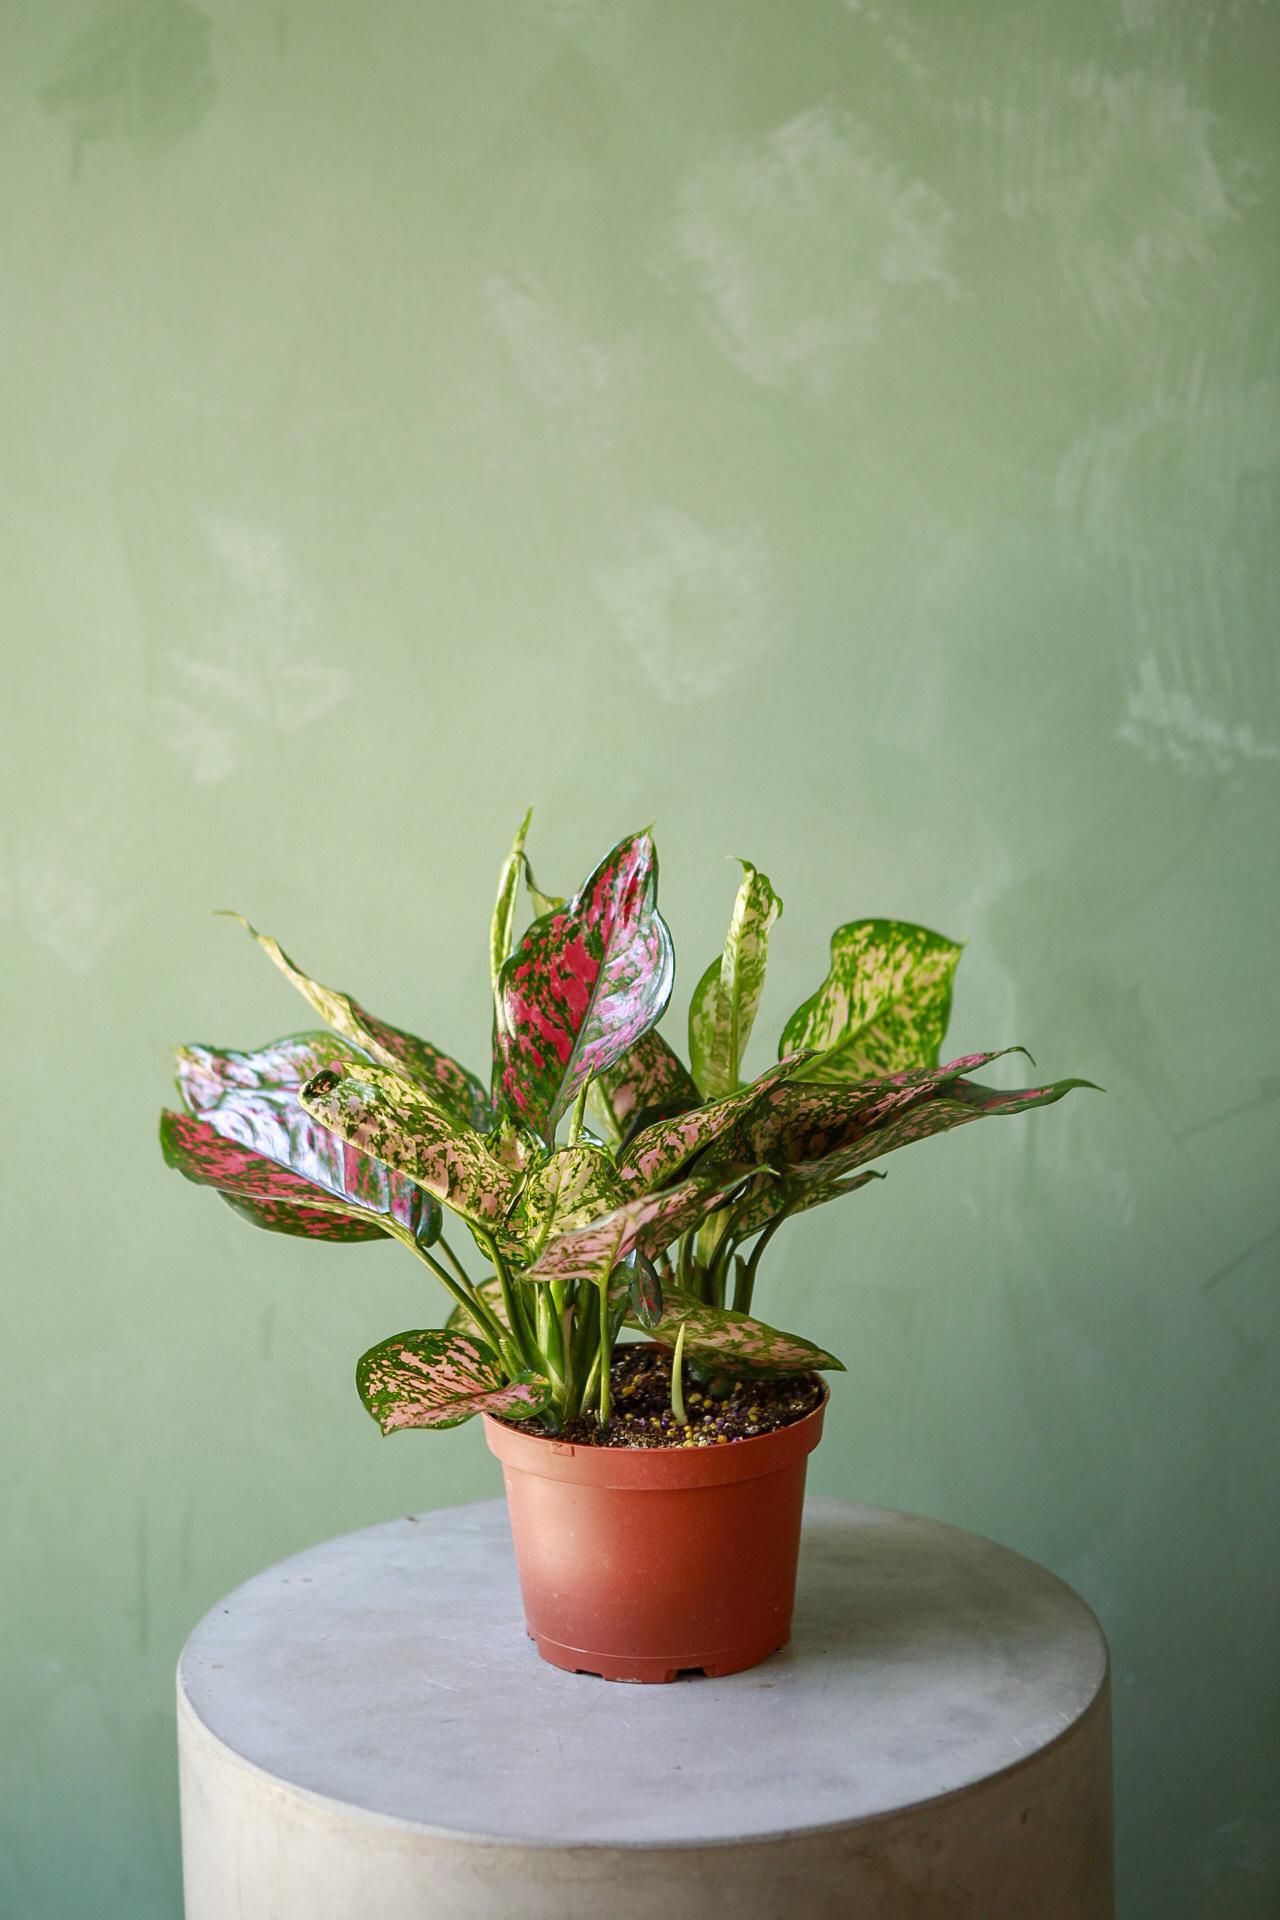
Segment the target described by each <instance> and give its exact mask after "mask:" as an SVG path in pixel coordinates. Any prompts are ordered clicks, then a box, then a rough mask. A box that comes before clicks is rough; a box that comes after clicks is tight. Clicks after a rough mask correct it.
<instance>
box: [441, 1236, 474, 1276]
mask: <svg viewBox="0 0 1280 1920" xmlns="http://www.w3.org/2000/svg"><path fill="white" fill-rule="evenodd" d="M436 1245H437V1246H438V1247H439V1249H440V1251H441V1253H442V1254H443V1255H444V1257H445V1259H446V1260H447V1261H448V1262H449V1265H450V1266H451V1267H452V1268H453V1270H454V1272H455V1273H456V1274H457V1276H458V1278H459V1280H461V1282H462V1284H463V1286H464V1287H469V1286H470V1285H471V1284H472V1281H471V1275H470V1274H469V1273H468V1272H467V1270H466V1268H465V1267H464V1266H463V1264H462V1262H461V1260H459V1258H458V1256H457V1254H456V1253H455V1252H454V1250H453V1248H452V1247H451V1246H450V1245H449V1242H448V1241H447V1240H446V1239H445V1237H444V1235H443V1234H442V1233H439V1234H437V1235H436Z"/></svg>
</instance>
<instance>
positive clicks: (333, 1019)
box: [227, 913, 489, 1127]
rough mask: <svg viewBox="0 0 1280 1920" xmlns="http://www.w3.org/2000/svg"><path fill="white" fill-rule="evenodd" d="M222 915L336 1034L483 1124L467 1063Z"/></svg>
mask: <svg viewBox="0 0 1280 1920" xmlns="http://www.w3.org/2000/svg"><path fill="white" fill-rule="evenodd" d="M227 918H228V919H231V920H238V921H239V923H240V925H241V926H242V927H243V928H244V930H245V932H246V933H248V934H250V935H252V937H253V939H255V940H256V941H257V943H258V945H259V946H260V947H261V948H262V951H263V952H264V953H265V954H266V955H267V956H268V958H269V959H271V960H273V961H274V962H275V964H276V966H277V967H279V969H280V971H281V973H283V974H284V976H285V978H286V979H287V980H290V981H292V983H293V985H294V986H295V987H296V988H297V989H298V992H299V993H300V994H301V995H302V997H303V999H304V1000H306V1001H307V1002H308V1003H309V1004H310V1005H311V1006H312V1007H314V1008H315V1010H316V1012H317V1013H318V1014H319V1015H320V1018H321V1019H322V1020H325V1021H327V1022H328V1024H329V1025H330V1026H331V1027H332V1028H333V1030H334V1032H335V1033H340V1034H341V1035H342V1036H343V1038H344V1039H346V1040H350V1041H351V1042H352V1044H353V1045H354V1046H357V1047H359V1048H360V1049H361V1051H362V1052H364V1053H367V1054H368V1055H369V1056H370V1057H371V1058H372V1059H374V1060H376V1061H377V1062H378V1063H379V1064H380V1065H381V1066H384V1067H390V1068H392V1069H393V1070H394V1071H395V1072H397V1073H401V1074H403V1075H404V1076H405V1078H406V1079H409V1080H412V1081H414V1082H415V1084H416V1085H417V1086H418V1087H420V1088H421V1089H422V1090H423V1092H424V1093H426V1094H427V1095H428V1096H429V1097H430V1099H431V1100H432V1102H433V1103H434V1104H435V1106H437V1107H438V1108H439V1110H440V1111H441V1112H442V1113H447V1114H448V1115H449V1116H450V1117H451V1118H452V1119H453V1120H455V1121H457V1122H458V1123H459V1124H461V1125H463V1126H469V1127H483V1126H485V1125H486V1124H487V1122H488V1113H489V1095H488V1092H487V1090H486V1088H485V1087H484V1086H482V1085H481V1083H480V1081H479V1080H477V1079H476V1076H475V1075H474V1074H473V1073H470V1072H468V1070H467V1068H466V1067H462V1066H459V1064H458V1062H457V1061H456V1060H453V1059H451V1058H450V1057H449V1055H448V1054H447V1053H441V1051H440V1049H439V1048H438V1047H434V1046H432V1044H431V1042H430V1041H429V1040H421V1039H419V1038H418V1036H417V1034H415V1033H406V1032H405V1031H404V1030H403V1029H402V1028H400V1027H393V1026H390V1025H389V1024H388V1023H387V1022H386V1021H385V1020H379V1019H378V1018H377V1016H376V1015H375V1014H372V1013H369V1012H367V1011H366V1009H365V1008H364V1007H362V1006H361V1005H360V1004H359V1002H358V1001H356V1000H353V999H352V998H351V996H350V995H349V994H346V993H339V992H337V991H336V989H335V988H333V987H323V986H321V985H320V983H319V981H318V980H312V979H311V978H310V976H309V975H307V974H305V973H303V971H302V969H301V968H300V967H297V966H295V965H294V963H293V961H292V960H291V959H290V958H289V956H288V954H287V953H286V952H285V951H284V949H283V947H282V946H281V945H280V943H279V941H278V940H273V939H272V937H271V935H270V934H267V933H259V932H258V930H257V928H256V927H252V926H250V924H249V922H248V921H247V920H246V919H245V917H244V915H243V914H241V913H229V914H228V915H227Z"/></svg>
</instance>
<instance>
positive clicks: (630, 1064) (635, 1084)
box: [587, 1027, 702, 1146]
mask: <svg viewBox="0 0 1280 1920" xmlns="http://www.w3.org/2000/svg"><path fill="white" fill-rule="evenodd" d="M701 1099H702V1096H701V1094H700V1093H699V1092H698V1088H697V1085H696V1083H695V1081H694V1078H693V1075H692V1074H691V1073H690V1072H689V1069H688V1068H687V1067H686V1066H685V1064H684V1062H683V1060H681V1058H680V1056H679V1054H677V1053H676V1052H675V1051H674V1049H673V1048H672V1047H670V1046H668V1044H667V1042H666V1041H665V1040H664V1039H663V1037H662V1035H661V1034H660V1033H659V1032H658V1029H657V1028H656V1027H650V1029H649V1031H648V1033H645V1034H642V1035H641V1036H640V1038H639V1039H638V1040H637V1041H636V1043H635V1045H634V1046H633V1047H628V1049H627V1051H626V1052H625V1053H624V1054H623V1056H622V1058H621V1059H620V1060H616V1061H615V1062H614V1064H613V1065H612V1066H611V1067H606V1068H605V1070H604V1072H603V1073H601V1074H598V1075H597V1077H596V1078H595V1079H594V1080H593V1081H592V1082H591V1087H590V1091H589V1092H588V1094H587V1110H588V1112H589V1113H590V1114H591V1116H592V1118H593V1119H594V1120H595V1121H596V1122H597V1124H598V1125H599V1126H600V1128H601V1131H602V1132H603V1133H604V1135H605V1137H606V1139H608V1140H609V1141H610V1142H612V1143H613V1144H614V1145H615V1146H621V1145H622V1144H623V1143H624V1142H625V1141H628V1140H630V1139H631V1138H632V1136H633V1135H634V1134H636V1133H637V1132H639V1131H640V1129H641V1128H642V1127H646V1126H649V1125H650V1124H651V1123H652V1122H653V1121H655V1120H658V1119H663V1118H669V1117H671V1116H673V1115H675V1114H680V1113H688V1111H689V1110H690V1108H691V1107H696V1106H698V1105H700V1103H701Z"/></svg>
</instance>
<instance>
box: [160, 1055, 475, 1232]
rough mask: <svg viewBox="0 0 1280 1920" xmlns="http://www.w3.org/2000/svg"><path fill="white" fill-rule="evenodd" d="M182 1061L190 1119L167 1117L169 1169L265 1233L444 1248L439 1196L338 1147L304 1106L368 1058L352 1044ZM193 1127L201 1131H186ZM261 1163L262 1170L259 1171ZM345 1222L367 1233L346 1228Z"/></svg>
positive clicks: (179, 1057)
mask: <svg viewBox="0 0 1280 1920" xmlns="http://www.w3.org/2000/svg"><path fill="white" fill-rule="evenodd" d="M176 1052H177V1067H178V1073H177V1079H178V1087H179V1090H180V1091H181V1093H182V1096H183V1098H184V1100H185V1101H186V1103H187V1106H188V1108H189V1109H190V1116H187V1115H172V1116H167V1117H166V1121H165V1122H164V1123H162V1129H161V1138H162V1141H163V1142H164V1145H165V1154H166V1158H167V1159H168V1160H169V1164H170V1165H171V1166H174V1167H176V1168H177V1169H178V1171H180V1172H182V1173H185V1174H186V1176H187V1178H188V1179H191V1180H195V1181H196V1182H198V1183H199V1184H202V1185H206V1186H215V1187H217V1188H219V1189H220V1190H221V1191H222V1192H223V1194H224V1197H225V1198H227V1199H228V1200H229V1201H230V1202H231V1204H232V1205H234V1206H236V1207H237V1209H238V1211H240V1212H241V1213H243V1214H245V1215H246V1216H247V1217H248V1218H249V1219H251V1220H252V1221H253V1222H254V1224H255V1225H256V1226H260V1227H266V1228H268V1229H270V1230H272V1231H275V1232H287V1233H293V1234H297V1235H300V1236H302V1237H304V1238H308V1239H329V1240H332V1239H342V1240H352V1239H363V1238H368V1237H371V1236H372V1234H374V1233H377V1232H384V1233H393V1234H397V1235H399V1236H401V1237H405V1238H408V1239H411V1240H415V1241H417V1242H418V1244H419V1245H422V1246H427V1245H430V1243H431V1242H432V1241H433V1240H434V1239H435V1237H436V1235H437V1234H438V1233H439V1230H440V1209H439V1207H438V1206H437V1205H436V1203H435V1201H434V1200H433V1199H432V1198H431V1196H430V1195H429V1194H426V1193H423V1191H422V1190H421V1188H419V1187H416V1186H414V1184H413V1183H412V1182H411V1181H409V1180H406V1179H404V1178H403V1176H401V1175H400V1174H397V1173H393V1172H392V1171H391V1169H390V1168H388V1167H386V1166H384V1165H382V1164H381V1163H380V1162H379V1161H377V1160H376V1159H373V1158H370V1156H369V1155H367V1154H364V1153H360V1152H357V1151H356V1150H355V1149H354V1148H353V1147H351V1146H348V1145H346V1144H344V1142H343V1141H341V1140H339V1139H336V1138H335V1137H334V1135H333V1134H332V1133H330V1132H328V1131H327V1130H326V1129H325V1128H324V1127H322V1126H319V1125H317V1123H316V1121H315V1120H314V1119H313V1118H312V1117H311V1115H310V1114H308V1113H307V1112H306V1111H305V1110H304V1109H303V1107H302V1105H301V1104H300V1101H299V1094H300V1092H301V1088H302V1086H303V1084H304V1083H305V1082H306V1081H307V1080H308V1079H310V1078H311V1077H312V1075H314V1074H315V1073H317V1072H318V1071H320V1069H321V1068H322V1067H323V1066H325V1065H327V1064H329V1063H331V1062H333V1061H335V1060H342V1059H347V1060H350V1059H360V1058H361V1056H359V1055H358V1054H356V1053H355V1050H354V1049H353V1048H351V1047H350V1046H349V1045H348V1044H347V1043H346V1042H344V1041H342V1040H340V1039H335V1038H334V1036H333V1035H332V1034H327V1033H303V1034H294V1035H291V1036H290V1037H289V1038H288V1039H286V1040H278V1041H276V1042H275V1043H274V1044H273V1045H271V1046H269V1047H263V1048H261V1049H259V1050H258V1051H257V1052H255V1053H241V1052H238V1051H236V1050H234V1049H230V1048H220V1047H205V1046H190V1047H179V1048H178V1049H177V1050H176ZM188 1117H189V1118H190V1121H191V1122H192V1124H189V1125H188V1124H179V1123H182V1122H186V1121H187V1120H188ZM254 1160H257V1161H261V1162H263V1163H264V1165H263V1167H262V1168H257V1169H255V1168H254V1167H253V1166H252V1164H251V1162H252V1161H254ZM270 1170H274V1172H272V1171H270ZM224 1172H225V1174H226V1176H227V1177H226V1178H223V1177H221V1175H222V1173H224ZM340 1215H348V1216H350V1217H351V1219H352V1220H354V1222H355V1223H356V1226H357V1227H358V1228H360V1230H359V1231H354V1230H353V1229H352V1226H351V1225H350V1223H348V1224H347V1225H345V1226H344V1225H343V1224H342V1222H341V1220H340V1219H339V1218H338V1217H337V1216H340ZM325 1222H327V1223H328V1224H327V1225H326V1224H324V1223H325Z"/></svg>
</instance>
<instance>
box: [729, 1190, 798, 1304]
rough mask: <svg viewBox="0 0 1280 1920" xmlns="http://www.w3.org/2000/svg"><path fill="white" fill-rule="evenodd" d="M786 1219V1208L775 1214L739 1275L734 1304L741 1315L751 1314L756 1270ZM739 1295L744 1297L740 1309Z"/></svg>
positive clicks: (734, 1293) (734, 1292) (734, 1291)
mask: <svg viewBox="0 0 1280 1920" xmlns="http://www.w3.org/2000/svg"><path fill="white" fill-rule="evenodd" d="M786 1217H787V1213H786V1209H785V1208H784V1209H783V1211H782V1212H781V1213H775V1214H774V1216H773V1219H772V1220H771V1221H770V1222H769V1224H768V1226H767V1227H766V1228H765V1229H764V1231H763V1232H762V1233H761V1235H760V1238H759V1239H758V1240H757V1241H756V1243H755V1245H754V1247H752V1249H751V1258H750V1259H749V1260H748V1261H747V1264H746V1266H745V1268H744V1269H743V1271H742V1272H741V1273H740V1274H739V1276H738V1284H737V1286H736V1287H735V1288H734V1290H733V1304H734V1306H735V1307H737V1310H738V1312H739V1313H750V1311H751V1296H752V1294H753V1293H754V1291H755V1285H756V1268H757V1267H758V1266H759V1265H760V1256H761V1254H762V1253H763V1252H764V1250H765V1248H766V1247H767V1246H768V1244H769V1242H770V1240H772V1238H773V1236H774V1234H775V1233H776V1232H777V1231H778V1228H779V1227H780V1226H781V1225H782V1223H783V1221H784V1220H785V1219H786ZM739 1294H741V1295H742V1301H743V1304H742V1305H741V1306H740V1307H739V1306H738V1296H739Z"/></svg>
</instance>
